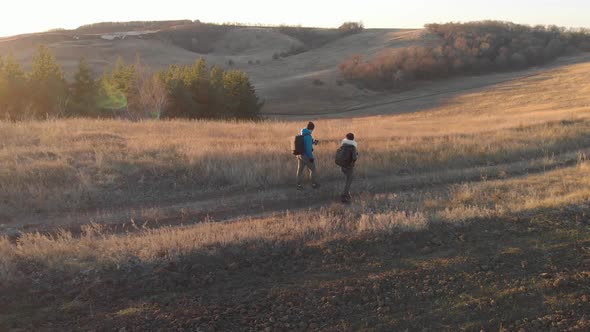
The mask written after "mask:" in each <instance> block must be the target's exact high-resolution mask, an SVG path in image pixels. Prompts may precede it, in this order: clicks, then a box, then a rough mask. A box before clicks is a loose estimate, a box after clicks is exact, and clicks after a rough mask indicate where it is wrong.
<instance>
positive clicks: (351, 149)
mask: <svg viewBox="0 0 590 332" xmlns="http://www.w3.org/2000/svg"><path fill="white" fill-rule="evenodd" d="M342 149H345V150H346V151H347V152H348V153H350V155H349V156H350V157H349V158H347V159H348V160H349V161H350V163H349V164H348V165H346V166H343V167H344V168H354V165H355V163H356V161H357V159H358V150H357V143H356V141H351V140H348V139H344V140H342Z"/></svg>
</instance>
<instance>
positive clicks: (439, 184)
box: [0, 151, 578, 238]
mask: <svg viewBox="0 0 590 332" xmlns="http://www.w3.org/2000/svg"><path fill="white" fill-rule="evenodd" d="M577 153H578V152H577V151H576V152H569V153H565V154H562V155H560V156H557V157H556V158H555V160H554V161H553V162H552V163H550V164H547V163H544V161H543V159H538V160H527V161H517V162H511V163H506V164H500V165H490V166H483V167H469V168H462V169H449V170H446V171H437V172H427V173H422V174H392V175H385V176H380V177H372V178H360V179H358V180H357V181H356V183H354V186H355V188H354V190H355V191H356V192H358V193H369V194H372V195H374V194H382V193H392V192H393V193H403V192H413V191H418V190H426V191H428V192H431V193H434V192H444V191H447V190H448V189H449V187H451V186H453V185H455V184H460V183H464V182H479V181H484V180H493V179H499V178H503V179H505V178H508V177H520V176H526V175H529V174H535V173H542V172H545V171H550V170H554V169H559V168H564V167H571V166H575V165H576V163H577ZM341 185H342V181H339V180H334V181H330V182H325V183H324V184H323V186H322V188H321V189H319V190H313V189H311V188H310V189H307V190H306V191H303V192H299V191H296V190H295V189H294V188H293V187H292V186H288V187H285V186H283V187H280V188H272V189H268V190H258V191H253V192H250V193H244V192H243V191H241V192H236V193H227V194H217V195H213V196H212V197H211V198H207V199H203V200H199V201H192V202H181V203H173V204H162V205H160V206H156V207H155V208H154V209H153V211H152V212H151V213H146V212H145V209H143V210H138V209H130V210H122V211H117V212H112V213H111V214H109V215H102V216H94V217H92V216H89V215H88V214H80V215H78V216H71V215H70V216H68V217H67V218H65V217H62V219H61V220H60V217H59V216H54V217H52V219H51V220H49V219H44V220H39V222H36V223H30V224H26V225H21V226H18V227H13V228H0V234H2V233H4V234H7V235H8V236H10V237H12V238H15V237H18V236H19V234H20V233H21V232H26V233H28V232H46V233H54V232H55V231H57V230H59V229H67V230H70V231H72V232H73V233H74V234H77V233H79V232H80V231H81V229H82V225H87V224H89V223H96V224H101V225H102V226H103V227H105V228H106V230H108V231H111V232H115V233H122V232H133V231H137V230H141V229H145V228H159V227H165V226H179V225H190V224H194V223H199V222H203V221H216V222H220V221H230V220H239V219H244V218H257V217H262V216H267V215H272V214H276V213H281V212H286V211H294V210H307V209H315V208H320V207H322V206H327V205H330V204H334V203H337V202H338V193H339V190H340V186H341ZM400 208H403V207H400ZM148 211H149V209H148Z"/></svg>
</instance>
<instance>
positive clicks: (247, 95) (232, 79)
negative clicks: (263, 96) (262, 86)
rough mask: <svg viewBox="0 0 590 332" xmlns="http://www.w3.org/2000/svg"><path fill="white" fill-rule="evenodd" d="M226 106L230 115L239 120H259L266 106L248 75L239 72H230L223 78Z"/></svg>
mask: <svg viewBox="0 0 590 332" xmlns="http://www.w3.org/2000/svg"><path fill="white" fill-rule="evenodd" d="M223 86H224V89H225V98H226V102H225V106H226V107H227V108H228V112H229V114H231V116H232V117H235V118H238V119H258V118H259V113H260V109H261V108H262V106H263V105H264V103H263V102H261V101H260V99H259V98H258V96H257V95H256V90H255V89H254V86H253V85H252V84H251V83H250V79H249V78H248V75H246V73H244V72H242V71H239V70H232V71H228V72H226V73H225V74H224V76H223Z"/></svg>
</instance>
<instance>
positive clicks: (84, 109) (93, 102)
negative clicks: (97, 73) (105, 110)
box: [68, 59, 100, 117]
mask: <svg viewBox="0 0 590 332" xmlns="http://www.w3.org/2000/svg"><path fill="white" fill-rule="evenodd" d="M98 90H99V84H98V82H97V81H96V80H95V79H94V73H93V72H92V69H91V68H90V66H89V65H88V63H87V62H86V60H85V59H80V62H79V63H78V71H77V72H76V74H75V75H74V83H72V85H71V89H70V91H71V93H70V102H69V105H68V106H69V107H68V115H70V116H77V115H80V116H91V117H96V116H98V115H99V114H100V113H99V108H98Z"/></svg>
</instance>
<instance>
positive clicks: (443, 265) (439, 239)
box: [0, 63, 590, 331]
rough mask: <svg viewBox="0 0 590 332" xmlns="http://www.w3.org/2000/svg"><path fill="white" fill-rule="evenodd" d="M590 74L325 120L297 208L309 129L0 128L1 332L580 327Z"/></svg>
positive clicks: (546, 74) (585, 323)
mask: <svg viewBox="0 0 590 332" xmlns="http://www.w3.org/2000/svg"><path fill="white" fill-rule="evenodd" d="M588 73H590V64H589V63H578V64H572V65H564V66H558V67H555V68H552V69H548V70H544V71H542V72H541V71H539V73H538V74H537V75H535V76H530V77H526V78H521V79H516V80H513V81H509V82H504V83H500V84H497V85H493V86H490V87H486V88H481V89H476V90H470V91H467V92H464V93H462V94H459V93H457V94H453V95H452V96H449V97H448V98H441V97H440V96H437V97H433V98H436V99H435V100H436V102H432V104H433V105H434V106H432V107H429V108H427V109H417V111H418V110H420V111H419V112H415V113H410V114H401V115H382V116H372V117H357V118H354V117H353V118H339V119H321V120H318V121H316V131H315V132H314V135H315V136H316V138H318V139H320V140H321V144H320V145H319V146H318V147H317V151H316V153H317V159H318V166H319V170H320V172H321V173H320V174H321V178H322V182H323V184H324V186H323V187H322V189H320V190H319V191H312V189H308V190H307V191H306V192H305V193H303V194H299V193H295V190H294V188H293V187H294V186H293V182H294V172H295V162H294V158H293V156H291V155H290V151H289V139H290V138H291V137H292V136H293V135H294V134H295V133H297V132H298V130H299V129H301V127H303V126H304V124H305V121H288V120H284V121H265V122H259V123H241V122H233V123H227V122H204V121H194V122H183V121H172V122H164V121H162V122H137V123H131V122H123V121H115V120H60V121H47V122H23V123H6V122H0V224H1V227H2V228H1V229H0V230H1V231H2V232H3V233H5V234H7V236H5V237H0V292H1V293H2V294H3V296H2V298H1V299H0V329H6V330H10V329H15V330H19V329H20V330H104V329H108V330H110V329H118V330H121V329H123V330H159V329H179V330H180V329H184V330H201V331H205V330H211V331H215V330H219V331H222V330H223V331H227V330H245V331H249V330H252V331H254V330H267V331H284V330H298V331H308V330H310V331H316V330H326V331H353V330H364V331H383V330H401V331H405V330H426V331H457V330H468V331H472V330H476V331H479V330H485V331H496V330H499V331H546V330H547V331H584V330H588V329H589V328H590V320H589V319H588V317H587V314H588V312H590V300H589V299H590V292H589V290H590V228H589V219H588V214H589V213H590V205H588V201H589V198H590V180H589V179H590V166H589V165H588V163H587V161H586V155H587V151H588V148H590V99H589V98H588V95H589V94H590V81H588V79H587V77H588ZM441 84H444V83H441ZM391 107H395V105H392V106H391ZM389 113H393V112H389ZM310 120H314V118H313V117H311V118H310ZM349 131H352V132H354V133H355V134H356V136H357V138H358V142H359V152H360V160H359V163H358V177H357V179H356V182H355V183H354V184H353V189H354V191H355V197H354V202H353V203H352V204H351V205H346V206H343V205H340V204H337V203H334V202H333V198H334V196H335V194H337V192H338V189H339V188H340V185H341V184H342V183H341V182H342V179H341V175H340V174H339V171H338V169H337V168H336V167H335V165H333V162H332V157H333V156H332V155H333V153H334V151H335V149H336V147H337V145H338V142H339V140H340V139H341V138H342V136H343V135H344V134H345V133H346V132H349ZM216 213H217V214H216ZM216 215H219V216H225V217H228V218H229V219H230V220H228V221H227V222H223V223H220V222H216V221H218V220H216V218H215V216H216ZM73 224H76V225H78V228H72V227H71V226H72V225H73ZM121 224H126V225H128V227H127V228H118V229H115V228H112V226H113V225H121ZM62 227H63V229H61V228H62ZM35 230H40V231H41V232H35ZM21 231H22V233H19V232H21Z"/></svg>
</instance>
